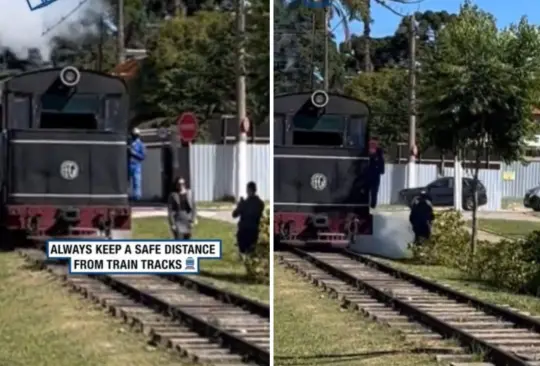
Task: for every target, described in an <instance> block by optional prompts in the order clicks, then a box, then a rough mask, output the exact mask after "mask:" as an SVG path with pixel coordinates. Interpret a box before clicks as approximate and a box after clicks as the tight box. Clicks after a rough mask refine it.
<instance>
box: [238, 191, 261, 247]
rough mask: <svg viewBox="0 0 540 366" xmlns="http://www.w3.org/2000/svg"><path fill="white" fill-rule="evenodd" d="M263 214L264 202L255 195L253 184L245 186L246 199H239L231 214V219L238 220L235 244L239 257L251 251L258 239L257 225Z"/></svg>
mask: <svg viewBox="0 0 540 366" xmlns="http://www.w3.org/2000/svg"><path fill="white" fill-rule="evenodd" d="M263 212H264V202H263V200H261V199H260V198H259V196H258V195H257V185H256V184H255V182H249V183H248V184H247V199H245V200H244V197H241V198H240V202H238V205H237V206H236V209H235V210H234V211H233V213H232V217H233V218H240V220H239V221H238V231H237V233H236V242H237V244H238V250H239V251H240V256H242V255H243V254H248V253H249V252H251V251H252V250H253V248H254V247H255V245H256V244H257V240H258V239H259V224H260V222H261V217H262V215H263Z"/></svg>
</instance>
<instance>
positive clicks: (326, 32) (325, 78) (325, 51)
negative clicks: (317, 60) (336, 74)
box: [323, 6, 330, 92]
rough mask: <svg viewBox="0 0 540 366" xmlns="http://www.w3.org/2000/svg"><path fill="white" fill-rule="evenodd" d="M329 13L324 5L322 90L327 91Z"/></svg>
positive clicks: (328, 74) (328, 77)
mask: <svg viewBox="0 0 540 366" xmlns="http://www.w3.org/2000/svg"><path fill="white" fill-rule="evenodd" d="M329 15H330V9H329V8H328V6H325V7H324V28H323V29H324V75H323V77H324V84H323V85H324V91H326V92H328V83H329V80H330V67H329V66H330V61H329V59H328V52H329V50H328V42H329V40H328V39H329V38H330V34H329V32H328V20H329V19H328V17H329Z"/></svg>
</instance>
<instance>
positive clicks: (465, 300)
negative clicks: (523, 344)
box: [343, 250, 540, 333]
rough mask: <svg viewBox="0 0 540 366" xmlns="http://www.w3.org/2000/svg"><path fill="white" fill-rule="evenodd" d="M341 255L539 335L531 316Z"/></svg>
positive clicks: (377, 263) (372, 261)
mask: <svg viewBox="0 0 540 366" xmlns="http://www.w3.org/2000/svg"><path fill="white" fill-rule="evenodd" d="M343 254H345V255H346V256H347V257H349V258H351V259H354V260H357V261H359V262H361V263H364V264H366V265H368V266H371V267H375V269H377V270H379V271H381V272H384V273H387V274H389V275H391V276H393V277H395V278H399V279H402V280H405V281H408V282H411V283H412V284H414V285H416V286H419V287H422V288H424V289H426V290H429V291H431V292H435V293H438V294H441V295H444V296H446V297H448V298H451V299H453V300H455V301H456V302H459V303H462V304H469V305H472V306H474V307H476V308H478V309H480V310H482V311H483V312H485V313H487V314H490V315H493V316H496V317H498V318H501V319H504V320H507V321H509V322H512V323H514V324H516V325H518V326H520V327H524V328H527V329H531V330H534V331H535V332H537V333H540V321H539V320H538V319H535V318H533V317H531V316H528V315H525V314H520V313H517V312H514V311H511V310H508V309H505V308H503V307H502V306H498V305H495V304H490V303H488V302H485V301H482V300H480V299H478V298H476V297H474V296H471V295H467V294H465V293H463V292H460V291H457V290H454V289H451V288H448V287H445V286H443V285H441V284H438V283H436V282H434V281H430V280H428V279H425V278H422V277H420V276H417V275H414V274H412V273H409V272H407V271H404V270H401V269H397V268H395V267H392V266H390V265H388V264H384V263H381V262H380V261H378V260H376V259H372V258H369V257H367V256H365V255H362V254H358V253H354V252H351V251H349V250H345V251H343Z"/></svg>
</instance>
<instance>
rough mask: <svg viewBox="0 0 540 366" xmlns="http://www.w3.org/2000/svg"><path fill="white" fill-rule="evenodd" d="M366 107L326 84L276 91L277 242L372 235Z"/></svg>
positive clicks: (333, 241)
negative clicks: (318, 88)
mask: <svg viewBox="0 0 540 366" xmlns="http://www.w3.org/2000/svg"><path fill="white" fill-rule="evenodd" d="M369 117H370V111H369V107H368V105H367V104H366V103H364V102H362V101H359V100H355V99H352V98H349V97H345V96H342V95H336V94H327V93H326V92H324V91H316V92H314V93H298V94H287V95H279V96H277V97H276V98H275V99H274V144H275V145H274V237H275V246H276V247H279V244H289V245H301V246H305V245H318V244H319V245H323V246H331V247H336V246H346V245H347V244H348V243H349V240H350V236H351V235H360V234H365V235H370V234H371V233H372V226H373V224H372V221H373V220H372V216H371V214H370V210H369V182H368V179H367V177H366V169H367V167H368V165H369V158H368V146H367V145H368V140H369V128H368V127H369Z"/></svg>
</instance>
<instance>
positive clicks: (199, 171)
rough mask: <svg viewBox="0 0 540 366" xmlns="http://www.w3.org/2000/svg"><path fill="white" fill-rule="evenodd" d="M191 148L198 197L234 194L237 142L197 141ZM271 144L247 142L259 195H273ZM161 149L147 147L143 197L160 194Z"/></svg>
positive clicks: (211, 198)
mask: <svg viewBox="0 0 540 366" xmlns="http://www.w3.org/2000/svg"><path fill="white" fill-rule="evenodd" d="M189 149H190V166H191V187H192V189H193V193H194V194H195V199H196V200H197V201H216V200H220V199H223V198H224V197H228V196H235V187H236V183H235V182H236V174H235V173H234V172H235V170H236V169H235V166H236V145H202V144H194V145H191V146H190V147H189ZM270 149H271V146H270V145H260V144H249V145H248V172H249V176H248V179H249V180H252V181H254V182H256V183H257V187H258V193H259V196H260V197H261V198H262V199H263V200H269V199H270V179H271V177H270V156H271V155H270V153H271V150H270ZM161 154H162V151H161V149H159V148H157V149H156V148H154V149H147V156H146V159H145V161H144V162H143V168H142V171H143V174H142V189H143V192H142V193H143V199H144V200H156V199H160V198H161V192H162V189H163V181H162V169H163V165H162V157H161V156H162V155H161Z"/></svg>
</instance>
